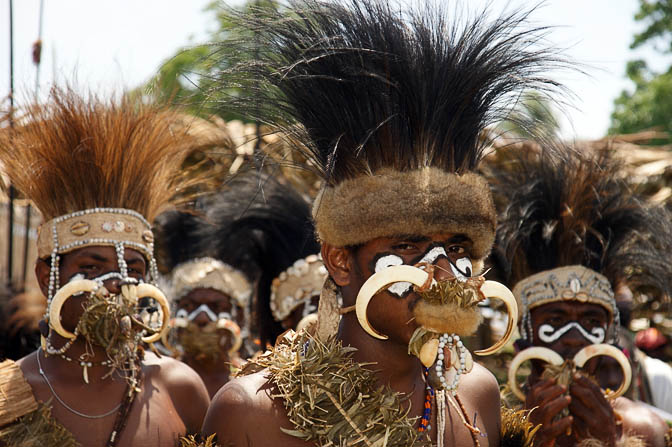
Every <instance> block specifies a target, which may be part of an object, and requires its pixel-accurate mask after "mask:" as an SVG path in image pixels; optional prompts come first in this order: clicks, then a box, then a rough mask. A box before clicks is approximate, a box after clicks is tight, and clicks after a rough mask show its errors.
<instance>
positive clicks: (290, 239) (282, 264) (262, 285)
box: [208, 175, 320, 346]
mask: <svg viewBox="0 0 672 447" xmlns="http://www.w3.org/2000/svg"><path fill="white" fill-rule="evenodd" d="M211 200H212V202H211V204H210V205H209V206H208V218H209V220H210V221H211V222H212V223H213V224H214V225H215V227H216V232H215V233H214V235H213V236H214V238H213V248H215V250H216V252H217V255H218V257H219V259H222V260H224V261H226V262H228V263H229V264H231V265H234V266H236V267H237V268H239V269H241V270H243V271H244V272H246V273H247V275H248V276H249V277H251V278H256V279H257V298H256V304H255V314H256V315H255V316H256V323H257V325H258V330H259V333H260V339H261V341H262V346H265V344H266V343H268V342H270V343H273V342H275V337H277V336H278V335H279V334H280V333H281V332H282V327H281V326H280V325H279V323H278V322H276V321H275V320H274V319H273V316H272V314H271V309H270V295H271V283H272V281H273V279H274V278H275V277H276V276H278V275H279V274H280V273H281V272H283V271H284V270H286V269H287V268H288V267H290V266H291V265H292V264H294V262H295V261H296V260H298V259H301V258H305V257H306V256H308V255H314V254H316V253H318V252H319V250H320V247H319V244H318V243H317V241H316V240H315V228H314V227H313V224H312V220H311V217H310V205H309V204H308V202H307V201H306V200H305V199H304V198H303V197H301V196H300V195H299V194H298V193H297V192H296V191H294V190H293V189H292V188H291V187H289V186H287V185H284V184H282V183H280V182H279V181H278V180H277V179H275V178H274V177H271V176H268V175H259V176H256V175H246V176H238V177H236V178H234V179H233V180H232V181H230V182H229V183H228V184H227V187H226V189H225V190H223V191H221V192H220V193H218V194H217V195H215V196H213V197H212V199H211Z"/></svg>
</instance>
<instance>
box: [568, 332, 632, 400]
mask: <svg viewBox="0 0 672 447" xmlns="http://www.w3.org/2000/svg"><path fill="white" fill-rule="evenodd" d="M600 355H606V356H607V357H611V358H612V359H614V360H616V361H617V362H618V364H619V365H620V366H621V369H622V370H623V382H622V383H621V386H620V387H618V389H617V390H616V391H613V392H611V393H609V394H607V395H606V397H607V399H616V398H617V397H619V396H622V395H623V393H625V392H626V391H627V390H628V388H629V387H630V381H631V380H632V369H631V368H630V362H629V361H628V359H627V357H626V356H625V354H623V353H622V352H621V350H620V349H618V348H617V347H615V346H612V345H608V344H606V343H601V344H599V345H588V346H586V347H585V348H583V349H582V350H580V351H579V352H577V353H576V355H575V356H574V364H575V365H576V366H577V367H579V368H581V367H582V366H583V365H585V364H586V362H587V361H588V360H590V359H592V358H593V357H597V356H600Z"/></svg>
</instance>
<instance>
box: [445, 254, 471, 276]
mask: <svg viewBox="0 0 672 447" xmlns="http://www.w3.org/2000/svg"><path fill="white" fill-rule="evenodd" d="M455 267H457V268H455ZM450 269H451V270H452V271H453V274H454V275H455V278H457V280H458V281H461V282H465V281H466V280H467V278H470V277H471V271H472V266H471V259H469V258H466V257H465V258H460V259H458V260H457V262H456V263H455V265H453V263H452V262H451V263H450ZM462 272H464V273H462Z"/></svg>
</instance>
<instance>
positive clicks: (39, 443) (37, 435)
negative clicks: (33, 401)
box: [0, 403, 80, 447]
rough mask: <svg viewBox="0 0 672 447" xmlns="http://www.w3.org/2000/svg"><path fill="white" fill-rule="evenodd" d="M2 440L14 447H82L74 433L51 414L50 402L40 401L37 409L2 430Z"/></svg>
mask: <svg viewBox="0 0 672 447" xmlns="http://www.w3.org/2000/svg"><path fill="white" fill-rule="evenodd" d="M0 442H2V443H3V445H8V446H12V447H44V446H48V445H49V446H59V447H80V445H79V443H77V441H75V438H73V436H72V434H71V433H70V432H69V431H68V430H67V429H66V428H65V427H63V426H62V425H61V424H59V423H58V421H56V419H54V418H53V417H52V416H51V405H49V403H46V404H44V403H39V404H38V408H37V410H35V411H33V412H31V413H28V414H26V415H25V416H22V417H21V418H20V419H19V420H18V421H16V422H15V423H13V424H11V425H8V426H6V427H4V428H3V429H2V430H0Z"/></svg>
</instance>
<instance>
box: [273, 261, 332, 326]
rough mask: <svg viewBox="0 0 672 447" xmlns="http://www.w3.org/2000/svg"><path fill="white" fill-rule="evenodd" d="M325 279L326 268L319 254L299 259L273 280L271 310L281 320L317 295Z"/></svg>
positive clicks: (276, 318)
mask: <svg viewBox="0 0 672 447" xmlns="http://www.w3.org/2000/svg"><path fill="white" fill-rule="evenodd" d="M325 279H327V269H326V268H325V267H324V264H323V263H322V258H321V257H320V256H319V255H310V256H307V257H306V258H303V259H299V260H298V261H296V262H295V263H294V265H292V266H291V267H289V268H288V269H287V270H285V271H284V272H282V273H280V275H279V276H278V277H277V278H275V279H274V280H273V283H272V284H271V311H272V312H273V317H274V318H275V320H276V321H282V320H284V319H285V318H287V316H289V314H290V313H291V312H292V311H293V310H294V309H295V308H296V307H297V306H298V305H299V304H301V303H303V302H305V301H306V300H310V298H312V297H313V296H319V295H320V293H321V292H322V287H323V286H324V281H325Z"/></svg>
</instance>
